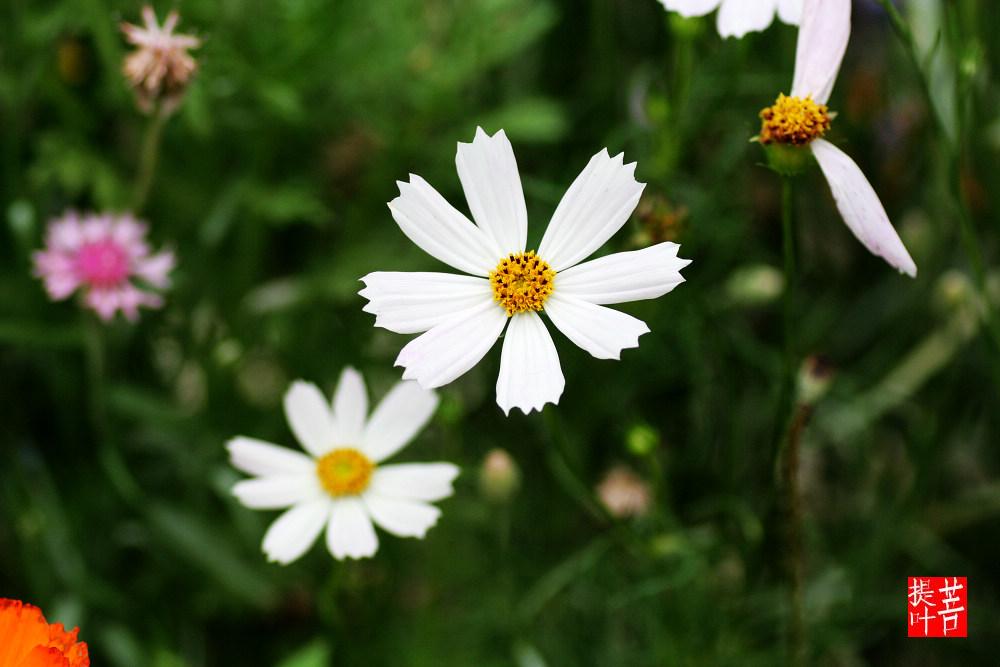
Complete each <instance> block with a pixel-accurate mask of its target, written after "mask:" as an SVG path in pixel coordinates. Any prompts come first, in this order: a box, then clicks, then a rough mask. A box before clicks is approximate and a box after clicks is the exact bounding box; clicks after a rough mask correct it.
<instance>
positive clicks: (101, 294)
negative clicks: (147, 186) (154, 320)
mask: <svg viewBox="0 0 1000 667" xmlns="http://www.w3.org/2000/svg"><path fill="white" fill-rule="evenodd" d="M33 259H34V262H35V271H34V273H35V275H36V276H38V277H39V278H41V279H42V280H44V281H45V290H46V291H47V292H48V294H49V297H51V298H52V300H53V301H62V300H63V299H66V298H68V297H69V296H70V295H72V294H73V293H74V292H76V291H77V290H79V291H80V292H81V294H82V295H83V300H84V303H85V304H86V305H87V306H88V307H89V308H92V309H93V310H94V312H96V313H97V314H98V316H100V318H101V319H102V320H104V321H108V320H110V319H111V318H113V317H114V316H115V312H116V311H118V310H121V311H122V313H123V314H124V315H125V317H127V318H128V319H129V320H132V321H135V320H136V319H137V318H138V317H139V307H140V306H146V307H149V308H159V307H160V306H162V305H163V299H162V298H161V297H160V296H159V295H158V294H156V293H155V292H153V291H151V290H149V289H143V287H145V286H147V285H148V286H149V287H153V288H157V289H164V288H166V287H167V286H168V285H169V284H170V278H169V273H170V271H171V270H172V269H173V268H174V254H173V253H172V252H169V251H164V252H159V253H156V254H151V253H150V248H149V245H148V244H147V243H146V225H145V224H143V223H142V222H139V221H137V220H136V219H135V218H133V217H132V216H131V215H128V214H123V215H112V214H107V213H103V214H99V215H98V214H84V215H79V214H77V213H76V212H73V211H69V212H67V213H65V214H64V215H63V217H61V218H58V219H56V220H53V221H52V222H50V223H49V227H48V230H47V232H46V237H45V249H44V250H40V251H38V252H36V253H35V254H34V257H33ZM133 280H136V281H138V284H136V283H135V282H133Z"/></svg>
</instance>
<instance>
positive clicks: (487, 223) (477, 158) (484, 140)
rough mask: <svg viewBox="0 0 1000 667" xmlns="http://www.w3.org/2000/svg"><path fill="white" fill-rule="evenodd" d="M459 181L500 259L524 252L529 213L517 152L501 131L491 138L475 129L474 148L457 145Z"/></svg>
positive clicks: (477, 219)
mask: <svg viewBox="0 0 1000 667" xmlns="http://www.w3.org/2000/svg"><path fill="white" fill-rule="evenodd" d="M455 165H456V166H457V167H458V177H459V179H461V181H462V188H463V189H464V190H465V198H466V200H467V201H468V202H469V210H471V211H472V219H473V220H475V221H476V224H477V225H479V227H480V229H482V230H483V231H485V232H486V233H487V234H489V235H490V237H491V238H492V239H493V241H494V242H495V244H496V246H497V247H498V248H499V249H500V251H501V255H509V254H510V253H513V252H523V251H524V246H525V244H526V243H527V242H528V209H527V208H526V207H525V205H524V192H523V191H522V190H521V176H520V174H519V173H518V171H517V160H515V159H514V149H513V148H512V147H511V145H510V141H508V140H507V135H506V134H505V133H504V131H503V130H500V131H499V132H497V133H496V134H494V135H493V136H492V137H490V136H489V135H487V134H486V133H485V132H484V131H483V128H481V127H480V128H476V137H475V139H473V141H472V143H471V144H463V143H459V144H458V154H457V155H456V156H455Z"/></svg>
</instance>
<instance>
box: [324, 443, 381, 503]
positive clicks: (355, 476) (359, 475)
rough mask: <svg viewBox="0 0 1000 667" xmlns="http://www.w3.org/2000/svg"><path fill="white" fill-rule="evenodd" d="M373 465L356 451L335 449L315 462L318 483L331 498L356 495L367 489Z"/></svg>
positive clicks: (373, 468)
mask: <svg viewBox="0 0 1000 667" xmlns="http://www.w3.org/2000/svg"><path fill="white" fill-rule="evenodd" d="M374 470H375V464H374V463H372V462H371V460H369V458H368V457H367V456H365V455H364V454H362V453H361V452H359V451H358V450H356V449H351V448H347V449H335V450H333V451H332V452H329V453H327V454H324V455H323V456H321V457H320V458H319V460H317V461H316V474H317V475H318V476H319V482H320V484H322V485H323V488H324V489H325V490H326V492H327V493H329V494H330V495H331V496H335V497H338V496H352V495H357V494H359V493H361V492H362V491H364V490H365V489H366V488H368V482H369V481H371V477H372V472H373V471H374Z"/></svg>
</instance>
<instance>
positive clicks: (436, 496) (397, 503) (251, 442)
mask: <svg viewBox="0 0 1000 667" xmlns="http://www.w3.org/2000/svg"><path fill="white" fill-rule="evenodd" d="M437 404H438V398H437V395H436V394H435V393H434V392H432V391H427V390H426V389H421V388H420V387H419V386H418V385H417V384H416V383H415V382H400V383H399V384H397V385H396V386H395V387H393V388H392V390H391V391H390V392H389V393H388V394H386V396H385V398H383V399H382V402H381V403H379V405H378V407H376V408H375V411H374V412H373V413H372V414H371V417H368V396H367V393H366V391H365V381H364V378H362V377H361V374H360V373H358V372H357V371H356V370H354V369H353V368H347V369H345V370H344V372H343V373H342V374H341V376H340V382H339V383H338V384H337V390H336V392H335V393H334V395H333V401H332V403H330V402H327V400H326V398H325V397H324V396H323V394H322V392H320V390H319V389H318V388H317V387H316V385H313V384H310V383H308V382H302V381H297V382H294V383H292V386H291V387H290V388H289V389H288V391H287V392H286V393H285V415H286V417H287V418H288V424H289V426H291V429H292V433H294V434H295V437H296V438H297V439H298V441H299V443H301V445H302V448H303V449H304V450H305V452H306V453H302V452H299V451H296V450H292V449H288V448H286V447H279V446H278V445H272V444H270V443H267V442H262V441H260V440H255V439H253V438H245V437H242V436H240V437H237V438H233V439H232V440H230V441H229V443H228V444H227V447H228V449H229V454H230V456H231V459H232V463H233V465H234V466H235V467H236V468H238V469H239V470H242V471H243V472H245V473H247V474H250V475H255V477H254V478H253V479H248V480H244V481H242V482H239V483H237V484H236V485H235V486H234V487H233V495H235V496H236V497H237V498H238V499H239V501H240V502H241V503H243V504H244V505H246V506H247V507H249V508H251V509H264V510H271V509H285V508H290V509H288V510H287V511H286V512H285V513H284V514H282V515H281V516H280V517H278V519H277V520H276V521H275V522H274V523H273V524H271V527H270V528H268V530H267V534H266V535H264V545H263V549H264V553H265V554H267V557H268V559H269V560H272V561H277V562H278V563H281V564H287V563H290V562H292V561H293V560H295V559H297V558H299V557H300V556H301V555H302V554H304V553H305V552H306V551H307V550H308V549H309V547H310V546H312V544H313V542H315V541H316V538H317V537H319V534H320V533H321V532H322V531H323V528H324V527H325V528H326V546H327V548H328V549H329V550H330V553H331V554H333V557H334V558H337V559H343V558H345V557H346V558H364V557H367V556H372V555H374V554H375V551H376V549H378V538H377V537H376V535H375V529H374V528H373V527H372V521H374V522H375V523H377V524H378V525H379V527H381V528H382V529H383V530H385V531H387V532H389V533H392V534H393V535H398V536H399V537H421V538H422V537H423V536H424V534H425V533H426V532H427V530H428V529H429V528H430V527H431V526H433V525H434V524H435V523H437V520H438V517H439V516H440V515H441V510H439V509H438V508H437V507H435V506H433V505H431V504H430V503H432V502H434V501H436V500H441V499H443V498H447V497H448V496H450V495H451V494H452V487H451V483H452V481H453V480H454V479H455V477H456V476H457V475H458V468H457V467H456V466H453V465H452V464H450V463H403V464H393V465H381V463H382V462H383V461H384V460H385V459H387V458H389V457H390V456H392V455H393V454H395V453H396V452H398V451H399V450H400V449H402V448H403V447H404V446H406V444H407V443H409V442H410V440H412V439H413V437H414V436H415V435H416V434H417V433H418V432H419V431H420V429H421V428H423V426H424V424H426V423H427V420H428V419H430V418H431V415H433V414H434V410H435V409H436V408H437Z"/></svg>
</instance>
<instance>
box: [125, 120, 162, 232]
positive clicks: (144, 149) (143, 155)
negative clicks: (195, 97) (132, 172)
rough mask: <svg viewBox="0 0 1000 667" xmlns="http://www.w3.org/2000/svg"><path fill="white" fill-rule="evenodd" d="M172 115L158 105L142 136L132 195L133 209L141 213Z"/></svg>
mask: <svg viewBox="0 0 1000 667" xmlns="http://www.w3.org/2000/svg"><path fill="white" fill-rule="evenodd" d="M169 116H170V114H168V113H167V112H166V111H164V110H163V107H158V108H157V109H156V110H155V111H154V112H153V115H152V116H151V117H150V119H149V123H148V124H147V125H146V132H145V134H144V135H143V137H142V146H141V147H140V149H139V169H138V172H137V173H136V178H135V193H134V195H133V197H132V211H133V212H134V213H135V214H137V215H138V214H139V213H140V212H141V211H142V208H143V206H145V205H146V199H147V198H148V197H149V190H150V188H151V187H152V185H153V175H154V174H155V173H156V162H157V159H158V158H159V155H160V143H161V139H162V138H163V128H164V127H165V126H166V124H167V118H168V117H169Z"/></svg>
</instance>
